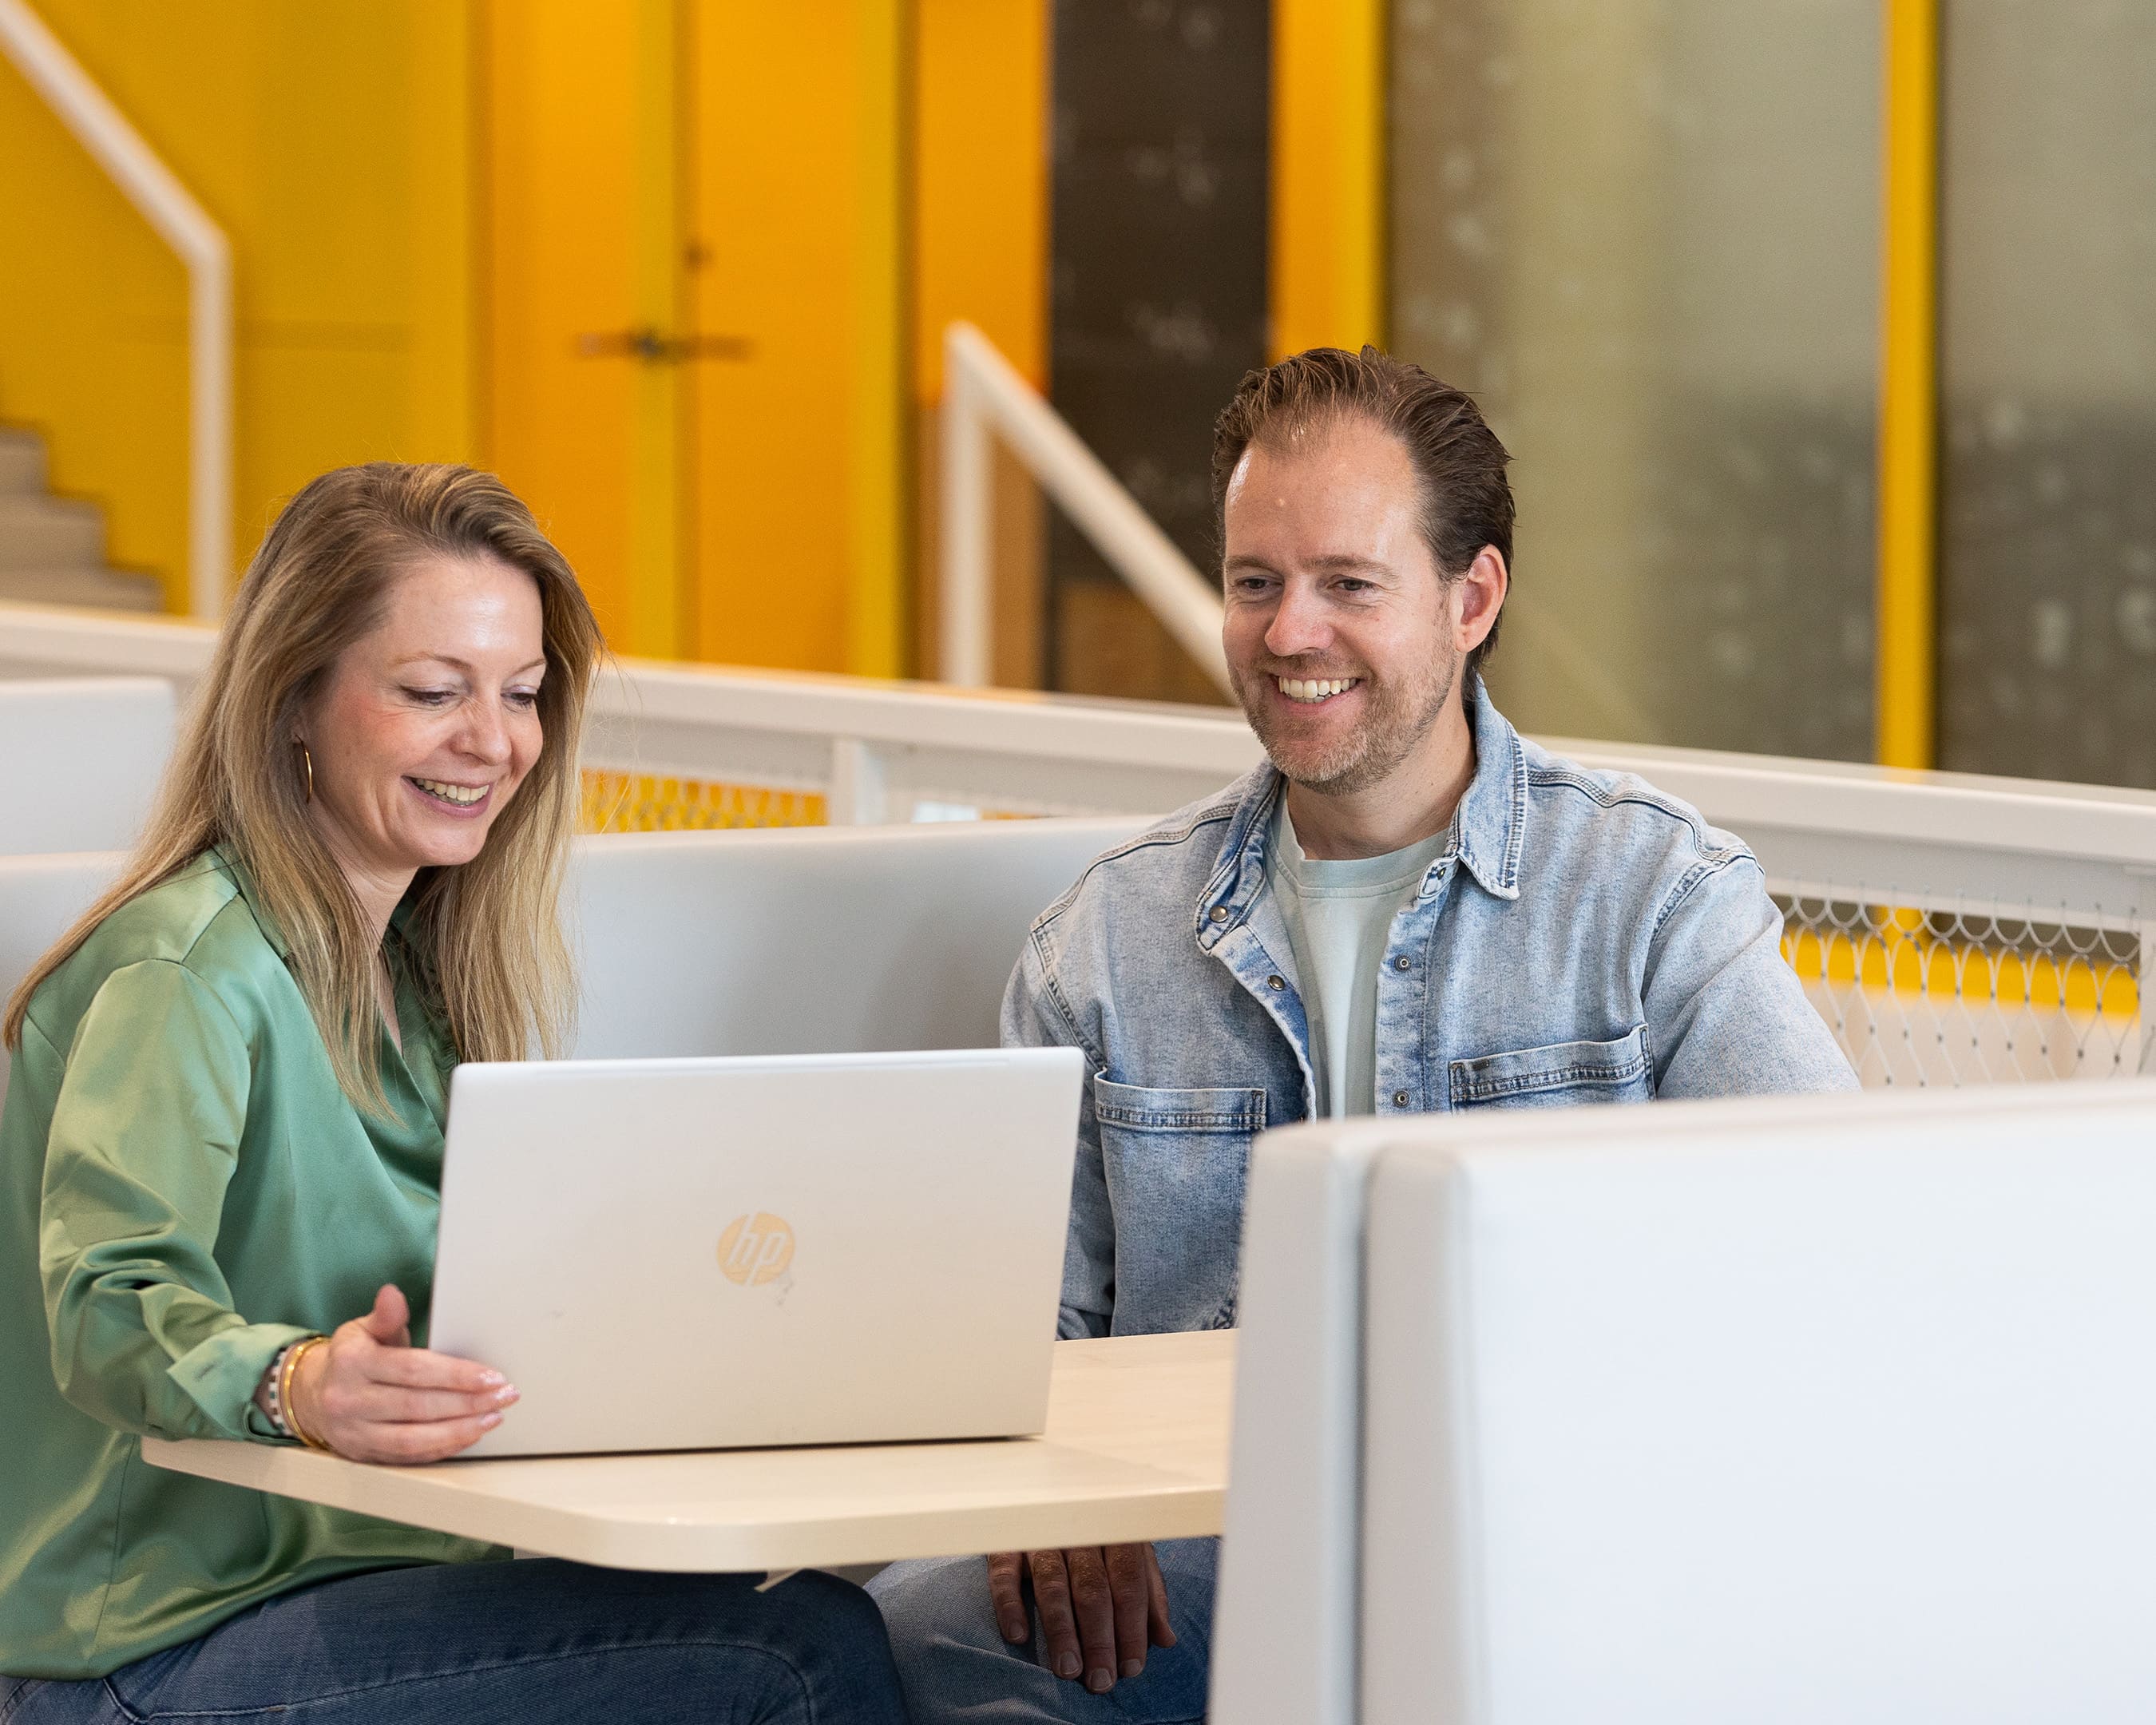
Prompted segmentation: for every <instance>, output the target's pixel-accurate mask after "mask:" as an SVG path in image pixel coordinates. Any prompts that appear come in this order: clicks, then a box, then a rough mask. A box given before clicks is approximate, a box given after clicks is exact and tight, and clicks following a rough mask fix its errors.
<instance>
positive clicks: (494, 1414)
mask: <svg viewBox="0 0 2156 1725" xmlns="http://www.w3.org/2000/svg"><path fill="white" fill-rule="evenodd" d="M515 1400H516V1390H515V1389H513V1388H512V1387H511V1385H510V1384H507V1383H506V1382H504V1381H503V1378H502V1375H501V1373H499V1372H495V1371H490V1370H489V1369H488V1368H486V1367H485V1366H482V1365H480V1364H477V1363H475V1362H473V1361H471V1360H468V1359H458V1358H455V1357H454V1355H451V1354H446V1353H434V1352H433V1351H432V1350H430V1349H428V1348H414V1347H413V1345H412V1314H411V1308H410V1307H408V1305H407V1304H406V1303H405V1300H404V1296H403V1293H402V1292H401V1291H398V1289H397V1288H396V1287H394V1286H390V1285H388V1284H387V1283H385V1284H384V1285H383V1286H382V1288H381V1290H380V1291H378V1292H377V1294H376V1295H375V1296H374V1309H373V1311H372V1312H368V1313H367V1316H366V1317H356V1318H354V1319H352V1322H350V1323H346V1324H340V1325H338V1326H337V1327H336V1329H335V1330H334V1331H332V1332H331V1334H330V1338H329V1341H328V1343H326V1345H323V1346H320V1347H316V1348H311V1349H310V1350H309V1351H308V1353H307V1356H306V1358H304V1359H302V1360H301V1361H300V1362H299V1366H298V1369H297V1370H296V1371H295V1372H294V1373H293V1374H292V1401H293V1407H292V1410H291V1411H292V1414H295V1415H296V1416H297V1418H298V1420H299V1422H300V1425H302V1426H304V1427H305V1429H306V1430H308V1431H309V1432H311V1433H312V1434H313V1435H315V1436H316V1437H317V1438H320V1439H321V1440H322V1442H324V1443H325V1444H326V1445H329V1447H330V1448H331V1449H332V1450H336V1453H337V1454H338V1455H343V1456H346V1457H348V1458H350V1459H351V1460H352V1461H397V1462H407V1463H409V1462H422V1461H445V1460H447V1459H448V1458H449V1456H451V1455H455V1454H456V1453H457V1452H458V1451H459V1450H467V1449H470V1447H471V1446H472V1445H474V1444H475V1443H477V1442H478V1441H479V1440H480V1439H481V1438H482V1437H484V1436H485V1435H486V1434H487V1433H488V1432H489V1431H491V1430H493V1429H494V1428H495V1426H497V1425H500V1423H501V1414H502V1410H503V1409H506V1408H507V1407H508V1406H509V1405H510V1404H511V1403H512V1402H514V1401H515Z"/></svg>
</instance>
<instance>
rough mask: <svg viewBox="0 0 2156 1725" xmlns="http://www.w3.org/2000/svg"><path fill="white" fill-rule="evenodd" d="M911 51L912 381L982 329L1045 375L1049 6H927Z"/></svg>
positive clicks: (1018, 0) (1004, 2) (966, 0)
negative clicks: (969, 329) (947, 343)
mask: <svg viewBox="0 0 2156 1725" xmlns="http://www.w3.org/2000/svg"><path fill="white" fill-rule="evenodd" d="M916 36H917V39H916V46H915V52H914V89H915V95H914V111H915V113H916V116H917V117H916V121H915V134H914V138H915V141H914V193H913V221H914V276H913V283H914V285H913V377H914V384H915V388H916V390H917V392H918V393H919V396H920V398H921V400H922V401H923V402H935V401H939V400H941V399H942V394H943V330H944V326H946V325H947V324H949V323H950V322H951V321H952V320H953V319H954V318H963V319H965V320H967V321H968V322H970V323H974V324H978V326H980V328H981V330H982V331H983V333H984V334H986V335H987V336H988V339H989V340H990V341H993V342H994V343H995V344H996V346H997V347H1000V348H1001V349H1002V350H1003V351H1004V357H1006V358H1008V359H1009V361H1010V362H1011V363H1012V364H1013V365H1014V366H1016V367H1018V369H1019V371H1020V372H1023V373H1024V375H1025V377H1027V378H1029V380H1030V381H1031V382H1033V384H1034V387H1035V388H1046V387H1047V383H1048V70H1049V68H1048V0H926V3H924V4H922V5H921V7H920V8H919V13H918V21H917V23H916Z"/></svg>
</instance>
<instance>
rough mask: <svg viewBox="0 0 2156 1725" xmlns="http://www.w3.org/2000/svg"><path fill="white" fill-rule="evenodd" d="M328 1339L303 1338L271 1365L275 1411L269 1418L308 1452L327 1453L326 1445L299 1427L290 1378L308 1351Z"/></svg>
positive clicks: (317, 1337) (318, 1337) (298, 1411)
mask: <svg viewBox="0 0 2156 1725" xmlns="http://www.w3.org/2000/svg"><path fill="white" fill-rule="evenodd" d="M328 1340H329V1337H326V1336H303V1337H300V1340H298V1341H297V1342H295V1343H292V1345H291V1346H290V1347H289V1348H285V1350H284V1351H283V1352H282V1353H280V1354H279V1355H278V1357H277V1359H276V1361H275V1363H274V1371H275V1389H272V1390H271V1392H270V1399H271V1401H272V1403H273V1404H275V1409H276V1411H275V1413H274V1414H272V1415H271V1416H270V1417H271V1419H272V1420H274V1421H275V1422H276V1423H277V1424H278V1425H280V1427H281V1428H282V1429H283V1430H284V1431H285V1433H286V1434H287V1435H290V1436H292V1437H295V1438H297V1439H298V1440H300V1442H301V1443H303V1444H305V1445H306V1446H307V1447H308V1448H309V1449H310V1450H326V1449H328V1448H329V1445H327V1444H326V1443H324V1442H323V1441H322V1440H321V1439H320V1438H318V1437H316V1435H314V1433H312V1432H311V1431H309V1430H307V1428H306V1427H305V1426H304V1425H300V1410H299V1409H298V1408H296V1407H295V1406H294V1405H293V1402H292V1376H293V1373H295V1372H297V1371H298V1370H299V1368H300V1361H301V1360H303V1359H305V1358H306V1357H307V1350H308V1349H309V1348H320V1347H321V1345H322V1344H323V1343H326V1342H327V1341H328Z"/></svg>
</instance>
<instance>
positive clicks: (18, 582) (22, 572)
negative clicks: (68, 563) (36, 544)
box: [0, 567, 165, 611]
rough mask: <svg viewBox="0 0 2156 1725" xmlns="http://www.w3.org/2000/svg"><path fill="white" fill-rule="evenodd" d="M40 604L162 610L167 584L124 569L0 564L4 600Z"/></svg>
mask: <svg viewBox="0 0 2156 1725" xmlns="http://www.w3.org/2000/svg"><path fill="white" fill-rule="evenodd" d="M6 599H21V600H27V601H28V602H29V603H32V604H37V605H93V606H95V607H96V608H98V609H100V610H103V611H162V610H163V609H164V608H165V587H164V583H162V582H161V581H159V580H158V579H157V578H156V577H155V576H151V575H135V574H130V573H128V572H126V571H125V570H121V569H86V568H76V569H65V568H63V569H9V568H4V567H0V600H6Z"/></svg>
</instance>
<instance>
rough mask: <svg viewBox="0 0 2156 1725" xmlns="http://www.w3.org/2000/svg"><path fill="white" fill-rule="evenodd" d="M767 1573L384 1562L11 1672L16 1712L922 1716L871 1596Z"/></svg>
mask: <svg viewBox="0 0 2156 1725" xmlns="http://www.w3.org/2000/svg"><path fill="white" fill-rule="evenodd" d="M754 1583H755V1578H753V1577H749V1576H741V1575H647V1574H637V1573H634V1572H632V1571H627V1570H619V1569H591V1568H584V1567H583V1566H582V1565H581V1564H576V1563H557V1562H555V1561H553V1560H552V1559H542V1558H534V1559H528V1560H526V1561H523V1562H519V1563H443V1564H434V1565H429V1566H426V1567H423V1568H412V1569H385V1570H379V1571H377V1572H376V1573H374V1574H370V1575H357V1576H352V1577H349V1578H347V1579H344V1580H341V1581H331V1582H326V1583H324V1584H322V1585H321V1586H319V1587H311V1588H305V1589H301V1590H300V1591H298V1592H296V1593H290V1594H283V1595H281V1596H280V1597H279V1598H277V1599H270V1600H268V1601H266V1602H265V1603H264V1604H260V1605H258V1606H256V1607H254V1609H251V1610H249V1611H246V1612H244V1613H242V1614H241V1615H239V1616H238V1617H234V1618H233V1619H231V1620H229V1621H228V1622H226V1623H223V1624H220V1625H218V1627H217V1628H215V1629H214V1630H211V1631H210V1632H209V1633H208V1635H203V1636H202V1637H201V1638H200V1639H198V1640H193V1641H188V1642H185V1643H182V1645H179V1646H177V1647H172V1648H168V1649H167V1650H166V1651H164V1652H162V1653H153V1654H151V1655H150V1656H149V1657H147V1658H146V1659H139V1660H137V1661H135V1663H134V1664H132V1665H128V1666H121V1668H120V1669H119V1670H118V1671H115V1672H113V1673H112V1675H111V1676H109V1677H103V1678H94V1679H91V1680H90V1681H83V1682H60V1681H50V1682H48V1681H40V1680H38V1679H36V1678H29V1679H23V1678H16V1677H0V1725H91V1722H95V1725H135V1722H137V1721H146V1720H161V1719H174V1720H177V1719H188V1720H197V1721H199V1720H201V1719H203V1718H206V1717H212V1716H214V1717H218V1718H226V1717H235V1716H239V1715H243V1714H246V1715H252V1714H255V1713H264V1714H267V1713H275V1712H285V1711H286V1710H288V1709H289V1710H290V1712H292V1713H293V1714H294V1715H295V1716H296V1717H298V1718H299V1719H300V1720H303V1721H305V1722H308V1725H316V1722H324V1725H330V1722H334V1725H362V1722H363V1725H374V1722H377V1721H381V1722H384V1725H388V1722H390V1721H395V1722H398V1725H432V1722H435V1721H450V1720H454V1721H456V1722H458V1725H493V1722H500V1725H512V1722H513V1725H541V1722H547V1721H554V1720H559V1721H561V1722H562V1725H570V1722H577V1725H583V1722H586V1721H591V1720H603V1721H604V1722H606V1725H641V1722H644V1721H647V1720H649V1721H653V1722H657V1721H660V1720H665V1721H668V1722H674V1721H683V1722H689V1721H694V1722H699V1725H701V1722H705V1721H724V1722H727V1725H737V1722H738V1725H747V1722H749V1721H752V1720H753V1721H757V1722H759V1725H765V1722H770V1725H779V1722H783V1725H812V1722H813V1725H838V1722H840V1721H846V1722H852V1721H862V1722H873V1725H905V1719H906V1714H905V1710H904V1707H903V1705H902V1703H901V1699H900V1695H899V1688H898V1677H897V1674H896V1671H894V1670H893V1669H892V1666H891V1652H890V1649H889V1647H888V1645H886V1643H885V1639H884V1630H883V1624H882V1621H881V1620H880V1618H879V1617H878V1616H877V1615H876V1610H875V1606H874V1605H872V1604H870V1602H869V1599H868V1596H867V1595H866V1594H864V1593H862V1592H861V1590H860V1589H859V1588H856V1587H855V1586H853V1585H852V1584H850V1583H848V1582H844V1581H840V1580H839V1579H836V1578H835V1577H833V1576H829V1575H819V1574H814V1573H808V1574H800V1575H797V1576H794V1577H793V1578H792V1579H789V1580H787V1581H784V1582H782V1583H781V1584H779V1585H778V1586H777V1587H775V1588H773V1589H772V1590H771V1591H770V1592H769V1593H765V1594H759V1593H757V1591H756V1589H755V1585H754Z"/></svg>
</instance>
